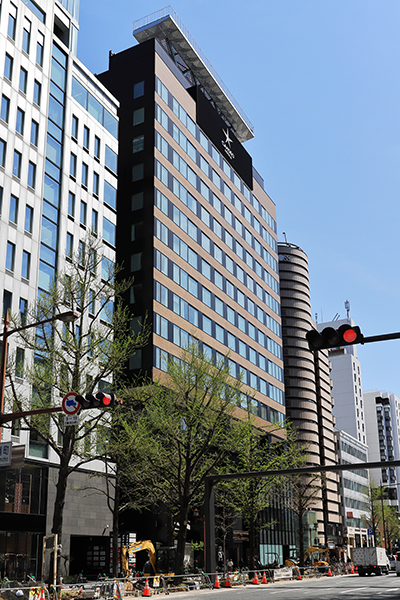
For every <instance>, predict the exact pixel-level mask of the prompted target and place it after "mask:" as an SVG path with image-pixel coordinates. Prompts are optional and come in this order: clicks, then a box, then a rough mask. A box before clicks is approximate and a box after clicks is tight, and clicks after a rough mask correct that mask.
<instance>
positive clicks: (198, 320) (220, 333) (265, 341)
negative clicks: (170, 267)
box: [155, 282, 283, 381]
mask: <svg viewBox="0 0 400 600" xmlns="http://www.w3.org/2000/svg"><path fill="white" fill-rule="evenodd" d="M155 291H156V300H157V302H159V303H160V304H162V305H163V306H165V307H166V308H168V309H169V310H172V311H173V312H174V313H175V314H177V315H179V316H180V317H182V318H183V319H185V320H186V321H188V322H189V323H191V324H192V325H194V326H195V327H196V328H198V329H201V330H202V331H204V333H206V334H207V335H209V336H211V337H213V338H214V339H216V340H217V341H219V342H220V343H221V344H223V345H224V346H227V348H229V350H232V351H233V352H236V353H237V354H239V355H240V356H241V357H242V358H244V359H246V360H249V361H250V362H251V363H253V365H255V366H257V367H260V369H262V370H263V371H265V372H266V373H269V374H270V375H272V377H274V378H275V379H277V380H278V381H283V370H282V369H281V368H280V367H278V365H276V364H275V363H274V362H272V361H270V360H268V359H267V358H266V357H265V356H263V355H262V354H261V353H259V352H256V350H254V348H253V347H252V346H250V345H248V344H245V343H244V342H243V341H242V339H241V338H238V337H236V336H235V335H233V334H232V333H231V332H230V331H228V330H226V329H225V328H224V327H221V325H220V324H219V323H218V322H217V321H212V320H211V319H210V318H209V317H207V316H206V315H205V314H203V313H202V312H200V311H199V310H197V309H196V308H194V306H192V305H191V304H189V303H188V302H187V301H186V300H184V299H183V298H181V297H180V296H178V295H177V294H174V293H173V292H169V291H168V289H167V288H166V287H165V286H163V285H162V284H161V283H159V282H156V290H155ZM202 292H203V294H202V295H206V294H205V293H206V292H208V290H206V289H205V288H203V290H202ZM208 294H210V292H208ZM215 307H216V308H217V311H216V312H217V314H219V315H220V316H221V317H223V318H224V317H225V314H224V313H225V311H224V308H225V309H226V316H227V320H228V322H231V323H232V325H234V326H238V329H240V331H242V332H243V333H244V334H246V335H249V336H250V337H251V338H252V339H253V340H254V341H255V342H256V343H258V344H260V346H262V347H263V348H265V349H266V350H268V351H269V352H271V353H273V354H275V355H276V350H277V349H276V345H275V343H274V342H273V341H272V340H271V339H270V338H268V336H266V335H265V334H264V333H263V332H262V331H260V330H259V329H257V327H254V325H253V324H252V323H249V322H246V320H245V319H243V317H242V316H241V315H237V314H236V313H235V311H233V310H232V309H231V308H230V307H224V303H223V302H222V301H221V300H220V299H219V298H215ZM235 317H237V325H236V322H235V321H236V318H235ZM160 318H162V317H160ZM229 319H232V320H231V321H229ZM160 335H162V334H160ZM162 337H166V336H165V335H162ZM167 339H170V336H169V337H167Z"/></svg>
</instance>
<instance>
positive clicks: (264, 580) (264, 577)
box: [261, 571, 268, 583]
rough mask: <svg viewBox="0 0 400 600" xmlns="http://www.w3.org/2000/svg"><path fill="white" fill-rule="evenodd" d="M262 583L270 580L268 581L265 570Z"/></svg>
mask: <svg viewBox="0 0 400 600" xmlns="http://www.w3.org/2000/svg"><path fill="white" fill-rule="evenodd" d="M261 583H268V581H267V576H266V574H265V571H264V572H263V576H262V580H261Z"/></svg>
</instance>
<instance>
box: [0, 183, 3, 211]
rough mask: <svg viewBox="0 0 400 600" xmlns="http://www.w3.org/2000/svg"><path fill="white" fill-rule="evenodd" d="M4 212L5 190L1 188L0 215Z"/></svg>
mask: <svg viewBox="0 0 400 600" xmlns="http://www.w3.org/2000/svg"><path fill="white" fill-rule="evenodd" d="M2 210H3V188H2V187H1V186H0V215H1V211H2Z"/></svg>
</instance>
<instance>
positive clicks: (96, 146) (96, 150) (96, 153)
mask: <svg viewBox="0 0 400 600" xmlns="http://www.w3.org/2000/svg"><path fill="white" fill-rule="evenodd" d="M94 157H95V158H97V159H100V138H99V137H97V135H95V136H94Z"/></svg>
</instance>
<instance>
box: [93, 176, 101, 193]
mask: <svg viewBox="0 0 400 600" xmlns="http://www.w3.org/2000/svg"><path fill="white" fill-rule="evenodd" d="M99 186H100V175H99V174H98V173H96V172H94V171H93V194H94V195H95V196H98V195H99Z"/></svg>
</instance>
